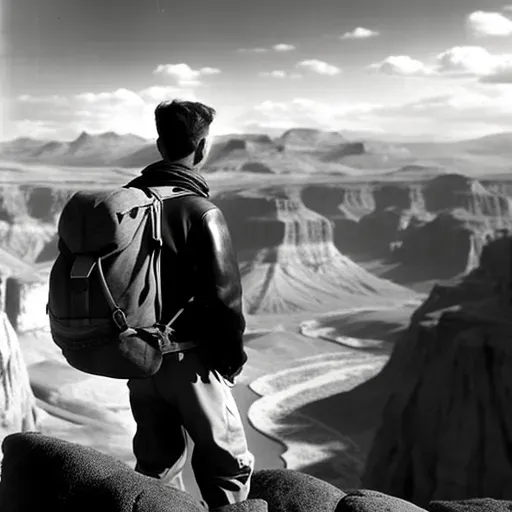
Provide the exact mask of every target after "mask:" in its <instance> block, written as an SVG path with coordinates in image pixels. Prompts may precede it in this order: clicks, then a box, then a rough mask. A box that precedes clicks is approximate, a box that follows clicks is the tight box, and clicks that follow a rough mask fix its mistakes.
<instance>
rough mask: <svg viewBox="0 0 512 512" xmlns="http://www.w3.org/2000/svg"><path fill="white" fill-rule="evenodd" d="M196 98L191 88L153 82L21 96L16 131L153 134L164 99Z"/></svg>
mask: <svg viewBox="0 0 512 512" xmlns="http://www.w3.org/2000/svg"><path fill="white" fill-rule="evenodd" d="M175 98H180V99H185V100H187V99H188V100H196V94H195V92H194V90H193V89H192V88H188V89H187V88H182V87H173V86H158V85H157V86H152V87H147V88H145V89H141V90H138V91H133V90H130V89H125V88H119V89H116V90H114V91H104V92H98V93H96V92H82V93H79V94H75V95H71V96H32V95H26V94H25V95H21V96H18V98H17V102H16V104H15V107H14V108H15V112H14V113H15V118H16V119H17V121H15V125H16V126H15V131H16V132H17V133H19V134H20V135H23V134H25V136H26V135H27V134H30V135H31V136H34V137H45V138H46V137H54V138H58V139H66V138H69V136H70V134H69V130H70V127H72V128H73V129H75V131H76V132H80V131H82V130H86V131H89V132H91V133H99V132H105V131H116V132H118V133H136V134H138V135H141V136H143V137H148V138H149V137H153V136H154V135H155V128H154V108H155V106H156V105H157V104H158V103H159V102H161V101H164V100H171V99H175Z"/></svg>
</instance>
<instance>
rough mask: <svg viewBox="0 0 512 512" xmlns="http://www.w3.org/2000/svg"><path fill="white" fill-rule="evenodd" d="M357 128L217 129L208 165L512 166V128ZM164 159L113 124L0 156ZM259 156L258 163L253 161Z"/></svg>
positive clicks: (69, 161)
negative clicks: (415, 136)
mask: <svg viewBox="0 0 512 512" xmlns="http://www.w3.org/2000/svg"><path fill="white" fill-rule="evenodd" d="M356 134H357V132H347V133H344V132H341V131H339V132H338V131H322V130H318V129H314V128H291V129H288V130H285V131H283V132H282V133H281V135H279V136H275V137H271V136H270V135H268V134H265V133H243V134H236V133H233V134H226V135H220V136H216V137H214V142H213V147H212V150H211V152H210V155H209V157H208V161H207V165H206V170H209V171H212V172H215V171H241V172H252V171H251V169H255V168H258V169H259V170H261V169H263V168H266V169H267V170H268V172H270V173H276V174H281V173H314V172H325V173H341V174H347V175H351V174H358V173H359V172H360V171H382V172H385V171H389V172H394V173H396V172H397V171H398V170H399V169H404V168H405V169H407V168H409V169H410V168H411V166H417V168H421V167H426V168H438V169H446V170H448V171H451V172H453V171H455V172H457V171H460V172H464V170H466V169H468V170H472V169H473V170H477V169H478V170H481V169H487V168H488V169H493V170H501V171H503V170H508V171H510V170H511V168H512V167H511V166H510V164H509V162H510V159H511V158H512V133H497V134H494V135H487V136H485V137H481V138H478V139H471V140H462V141H455V142H453V141H448V142H407V141H406V140H405V141H404V142H390V141H386V140H385V139H382V140H378V139H377V138H376V136H375V137H373V138H371V137H361V138H359V139H358V138H357V137H355V135H356ZM158 159H160V155H159V153H158V150H157V148H156V144H155V141H154V140H148V139H145V138H142V137H140V136H138V135H134V134H118V133H115V132H112V131H109V132H105V133H100V134H90V133H88V132H85V131H84V132H82V133H81V134H80V135H79V136H78V137H77V138H76V139H74V140H72V141H58V140H36V139H32V138H29V137H20V138H17V139H14V140H11V141H6V142H0V160H3V161H9V162H13V161H15V162H21V163H27V164H30V163H33V164H45V165H57V166H71V167H73V166H75V167H112V166H117V167H123V168H140V167H144V166H145V165H148V164H150V163H152V162H154V161H155V160H158ZM255 164H257V165H256V166H255Z"/></svg>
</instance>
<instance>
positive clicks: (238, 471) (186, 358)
mask: <svg viewBox="0 0 512 512" xmlns="http://www.w3.org/2000/svg"><path fill="white" fill-rule="evenodd" d="M128 387H129V389H130V404H131V408H132V413H133V417H134V419H135V422H136V424H137V431H136V434H135V437H134V439H133V451H134V454H135V458H136V460H137V464H136V466H135V471H137V472H139V473H142V474H144V475H147V476H151V477H154V478H159V479H161V480H163V482H164V483H165V484H167V485H171V486H174V487H178V488H181V489H184V488H183V480H182V477H181V474H182V471H183V468H184V466H185V462H186V459H187V437H186V435H185V431H186V432H188V433H189V434H190V437H191V438H192V440H193V442H194V451H193V453H192V469H193V471H194V476H195V478H196V482H197V485H198V487H199V489H200V491H201V495H202V497H203V499H204V500H205V502H206V503H207V505H208V506H209V507H210V508H214V507H219V506H222V505H227V504H230V503H235V502H240V501H244V500H246V499H247V496H248V494H249V490H250V479H251V476H252V473H253V470H254V457H253V455H252V454H251V453H250V452H249V450H248V447H247V441H246V437H245V432H244V428H243V424H242V420H241V418H240V413H239V411H238V407H237V405H236V403H235V400H234V398H233V395H232V393H231V388H230V385H229V384H228V382H227V381H226V380H225V379H224V378H223V377H222V376H221V375H220V374H219V373H218V372H217V371H215V370H212V369H210V368H208V367H207V366H206V365H205V364H204V363H203V361H202V360H201V358H200V357H198V354H197V353H196V352H195V351H190V352H186V353H184V354H183V358H182V359H181V360H179V357H178V355H177V354H168V355H166V356H164V361H163V363H162V367H161V368H160V370H159V371H158V372H157V373H156V374H155V375H154V376H153V377H151V378H148V379H132V380H130V381H128Z"/></svg>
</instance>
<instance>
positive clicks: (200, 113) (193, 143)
mask: <svg viewBox="0 0 512 512" xmlns="http://www.w3.org/2000/svg"><path fill="white" fill-rule="evenodd" d="M215 115H216V111H215V109H213V108H212V107H208V106H207V105H204V104H203V103H199V102H196V101H182V100H178V99H176V100H173V101H163V102H161V103H160V104H159V105H158V106H157V107H156V109H155V121H156V130H157V132H158V137H159V138H160V142H161V144H162V147H163V149H164V150H165V152H166V156H167V158H169V159H170V160H180V159H181V158H185V157H186V156H188V155H190V154H191V153H193V152H194V151H195V150H196V149H197V145H198V144H199V141H200V140H201V139H202V138H204V137H205V136H206V135H208V131H209V127H210V124H211V123H212V121H213V119H214V118H215Z"/></svg>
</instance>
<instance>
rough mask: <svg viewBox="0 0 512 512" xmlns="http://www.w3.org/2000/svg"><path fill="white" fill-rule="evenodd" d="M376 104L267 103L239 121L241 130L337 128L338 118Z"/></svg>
mask: <svg viewBox="0 0 512 512" xmlns="http://www.w3.org/2000/svg"><path fill="white" fill-rule="evenodd" d="M378 106H379V105H372V104H366V103H360V104H356V105H354V104H340V105H332V104H327V103H323V102H321V101H316V100H312V99H310V98H294V99H293V100H291V101H288V102H278V101H271V100H267V101H264V102H262V103H260V104H258V105H256V106H254V107H253V108H252V110H251V111H250V112H248V113H246V114H244V116H242V117H241V118H240V125H241V128H242V129H245V128H246V127H250V126H261V127H264V128H267V129H272V130H274V129H281V130H285V129H287V128H291V127H310V128H318V129H329V130H336V129H340V125H341V124H343V123H340V118H341V117H343V116H345V117H346V118H350V117H351V116H357V115H361V116H364V114H365V113H366V112H368V111H371V110H372V109H374V108H377V107H378Z"/></svg>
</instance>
